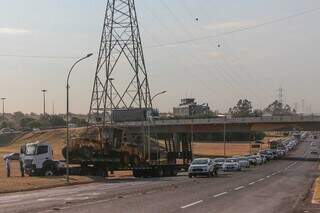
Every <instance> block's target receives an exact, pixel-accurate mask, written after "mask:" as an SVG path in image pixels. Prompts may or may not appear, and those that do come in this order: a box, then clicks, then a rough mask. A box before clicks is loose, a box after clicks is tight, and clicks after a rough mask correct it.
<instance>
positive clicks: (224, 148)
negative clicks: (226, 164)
mask: <svg viewBox="0 0 320 213" xmlns="http://www.w3.org/2000/svg"><path fill="white" fill-rule="evenodd" d="M226 154H227V150H226V116H224V121H223V157H224V158H226Z"/></svg>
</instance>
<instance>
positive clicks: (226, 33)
mask: <svg viewBox="0 0 320 213" xmlns="http://www.w3.org/2000/svg"><path fill="white" fill-rule="evenodd" d="M319 10H320V8H315V9H310V10H305V11H303V12H299V13H295V14H292V15H289V16H285V17H282V18H277V19H273V20H271V21H267V22H263V23H260V24H256V25H252V26H248V27H243V28H240V29H237V30H231V31H228V32H224V33H218V34H214V35H207V36H202V37H198V38H193V39H187V40H181V41H177V42H168V43H163V44H160V45H151V46H147V47H146V48H160V47H167V46H171V45H182V44H188V43H192V42H195V41H202V40H208V39H212V38H217V37H222V36H226V35H230V34H234V33H238V32H244V31H249V30H254V29H257V28H261V27H264V26H268V25H272V24H276V23H279V22H284V21H286V20H289V19H292V18H296V17H299V16H303V15H306V14H309V13H314V12H317V11H319Z"/></svg>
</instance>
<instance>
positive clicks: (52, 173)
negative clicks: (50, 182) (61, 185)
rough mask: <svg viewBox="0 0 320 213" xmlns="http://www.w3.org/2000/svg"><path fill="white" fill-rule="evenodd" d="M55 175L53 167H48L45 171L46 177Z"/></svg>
mask: <svg viewBox="0 0 320 213" xmlns="http://www.w3.org/2000/svg"><path fill="white" fill-rule="evenodd" d="M53 175H54V172H53V170H52V169H47V170H46V171H45V172H44V176H46V177H52V176H53Z"/></svg>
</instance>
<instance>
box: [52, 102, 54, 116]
mask: <svg viewBox="0 0 320 213" xmlns="http://www.w3.org/2000/svg"><path fill="white" fill-rule="evenodd" d="M52 115H54V101H52Z"/></svg>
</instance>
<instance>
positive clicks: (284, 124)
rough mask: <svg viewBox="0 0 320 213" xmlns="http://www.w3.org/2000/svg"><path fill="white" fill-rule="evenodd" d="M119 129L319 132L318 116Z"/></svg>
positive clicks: (165, 122) (184, 121) (166, 122)
mask: <svg viewBox="0 0 320 213" xmlns="http://www.w3.org/2000/svg"><path fill="white" fill-rule="evenodd" d="M114 125H115V126H117V127H124V128H129V129H132V130H134V129H140V128H141V126H145V127H148V126H149V127H150V131H151V132H155V133H156V132H157V133H190V132H194V133H208V132H223V130H224V127H226V131H227V132H259V131H293V130H298V131H317V130H320V116H319V115H305V116H302V115H295V116H268V117H243V118H228V117H219V118H199V119H170V120H152V121H144V122H141V121H137V122H122V123H116V124H114Z"/></svg>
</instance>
